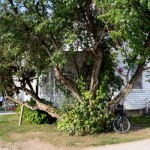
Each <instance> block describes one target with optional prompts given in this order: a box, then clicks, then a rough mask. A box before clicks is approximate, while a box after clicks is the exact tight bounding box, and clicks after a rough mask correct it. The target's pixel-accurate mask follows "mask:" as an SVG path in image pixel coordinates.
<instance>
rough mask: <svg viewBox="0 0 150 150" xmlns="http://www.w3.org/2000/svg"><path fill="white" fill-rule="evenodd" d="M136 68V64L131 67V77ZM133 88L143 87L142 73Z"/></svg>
mask: <svg viewBox="0 0 150 150" xmlns="http://www.w3.org/2000/svg"><path fill="white" fill-rule="evenodd" d="M136 69H137V66H134V67H132V68H131V77H132V76H133V75H134V73H135V72H136ZM133 89H143V77H142V75H141V76H140V77H139V78H138V80H137V81H136V83H135V84H134V86H133Z"/></svg>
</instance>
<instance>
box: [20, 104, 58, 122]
mask: <svg viewBox="0 0 150 150" xmlns="http://www.w3.org/2000/svg"><path fill="white" fill-rule="evenodd" d="M17 112H18V113H20V106H18V108H17ZM23 120H24V121H25V122H29V123H32V124H52V123H54V122H55V121H56V119H55V118H53V117H51V116H50V115H49V114H48V113H46V112H44V111H41V110H31V109H29V108H27V107H24V111H23Z"/></svg>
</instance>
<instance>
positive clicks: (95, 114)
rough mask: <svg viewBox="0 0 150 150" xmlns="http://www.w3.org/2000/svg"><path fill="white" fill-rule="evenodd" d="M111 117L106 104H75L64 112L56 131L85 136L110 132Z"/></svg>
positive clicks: (85, 102) (86, 102)
mask: <svg viewBox="0 0 150 150" xmlns="http://www.w3.org/2000/svg"><path fill="white" fill-rule="evenodd" d="M111 118H112V115H111V113H110V112H109V108H108V103H104V102H96V101H92V104H91V102H89V101H88V100H84V101H83V102H75V103H74V104H73V105H72V107H71V108H70V110H69V111H68V112H66V111H65V112H64V113H63V115H62V120H60V121H58V126H57V128H58V130H60V131H63V130H65V131H67V132H68V133H69V134H71V135H85V134H94V133H99V132H106V131H109V130H111Z"/></svg>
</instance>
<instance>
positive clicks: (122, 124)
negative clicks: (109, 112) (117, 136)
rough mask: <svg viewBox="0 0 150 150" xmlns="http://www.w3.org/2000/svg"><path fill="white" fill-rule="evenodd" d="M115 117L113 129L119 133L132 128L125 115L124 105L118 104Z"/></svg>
mask: <svg viewBox="0 0 150 150" xmlns="http://www.w3.org/2000/svg"><path fill="white" fill-rule="evenodd" d="M115 115H116V117H115V119H114V120H113V130H114V131H115V132H118V133H126V132H128V131H129V129H130V122H129V120H128V119H127V118H126V117H125V113H124V107H123V105H120V104H119V105H118V106H117V108H116V110H115Z"/></svg>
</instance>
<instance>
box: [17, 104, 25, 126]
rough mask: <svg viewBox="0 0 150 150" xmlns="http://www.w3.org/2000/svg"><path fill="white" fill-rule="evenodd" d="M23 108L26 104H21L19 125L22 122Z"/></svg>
mask: <svg viewBox="0 0 150 150" xmlns="http://www.w3.org/2000/svg"><path fill="white" fill-rule="evenodd" d="M23 108H24V105H22V106H21V111H20V117H19V124H18V125H19V126H20V125H21V124H22V116H23Z"/></svg>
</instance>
